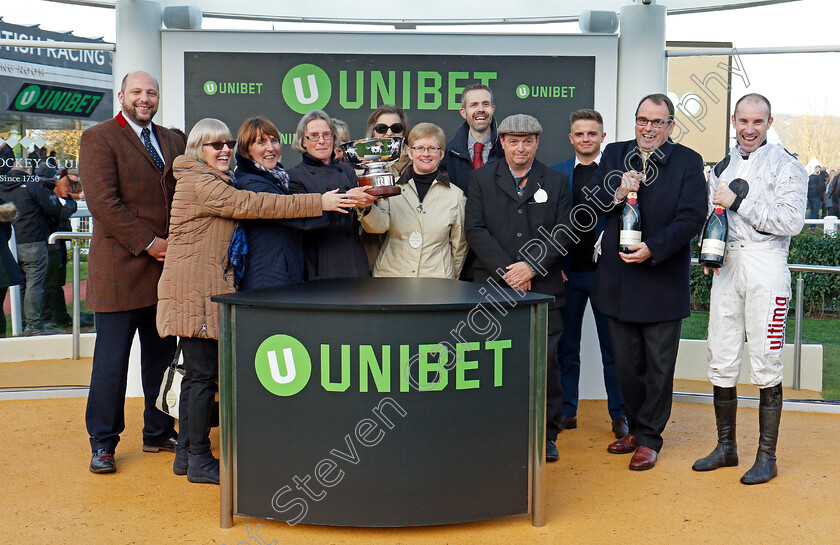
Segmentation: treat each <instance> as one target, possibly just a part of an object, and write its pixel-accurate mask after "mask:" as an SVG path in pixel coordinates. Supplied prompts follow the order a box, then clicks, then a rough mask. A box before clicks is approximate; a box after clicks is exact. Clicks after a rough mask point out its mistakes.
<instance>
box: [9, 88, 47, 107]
mask: <svg viewBox="0 0 840 545" xmlns="http://www.w3.org/2000/svg"><path fill="white" fill-rule="evenodd" d="M39 96H41V88H40V87H38V86H37V85H30V86H29V87H27V88H26V89H24V90H23V91H21V92H20V93H18V96H17V100H15V109H16V110H26V109H27V108H29V107H30V106H32V105H33V104H35V102H37V101H38V97H39Z"/></svg>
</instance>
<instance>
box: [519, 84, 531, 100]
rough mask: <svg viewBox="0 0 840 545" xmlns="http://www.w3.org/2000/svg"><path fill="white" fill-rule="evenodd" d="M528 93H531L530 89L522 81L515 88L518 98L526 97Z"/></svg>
mask: <svg viewBox="0 0 840 545" xmlns="http://www.w3.org/2000/svg"><path fill="white" fill-rule="evenodd" d="M529 94H531V91H530V89H528V86H527V85H525V84H524V83H523V84H522V85H520V86H519V87H517V88H516V96H518V97H519V98H528V95H529Z"/></svg>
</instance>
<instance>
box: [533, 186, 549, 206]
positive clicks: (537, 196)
mask: <svg viewBox="0 0 840 545" xmlns="http://www.w3.org/2000/svg"><path fill="white" fill-rule="evenodd" d="M547 200H548V193H546V192H545V189H543V188H539V189H537V192H536V193H534V202H538V203H544V202H545V201H547Z"/></svg>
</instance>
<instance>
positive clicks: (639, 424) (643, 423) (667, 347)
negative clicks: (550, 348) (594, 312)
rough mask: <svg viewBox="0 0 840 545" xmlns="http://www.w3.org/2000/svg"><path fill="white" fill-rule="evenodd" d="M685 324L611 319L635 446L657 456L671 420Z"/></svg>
mask: <svg viewBox="0 0 840 545" xmlns="http://www.w3.org/2000/svg"><path fill="white" fill-rule="evenodd" d="M681 323H682V320H673V321H669V322H653V323H634V322H622V321H620V320H617V319H615V318H612V317H610V318H609V324H610V334H611V335H612V341H613V348H614V349H615V368H616V373H617V375H618V383H619V386H620V387H621V395H622V396H623V397H624V406H625V408H626V409H627V420H628V422H629V424H630V433H631V434H633V435H634V436H636V446H641V447H648V448H651V449H653V450H655V451H657V452H659V451H660V450H661V449H662V432H663V431H664V430H665V426H666V424H668V418H670V416H671V401H672V396H673V393H674V367H675V366H676V363H677V348H678V346H679V342H680V324H681Z"/></svg>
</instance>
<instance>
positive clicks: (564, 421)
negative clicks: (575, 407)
mask: <svg viewBox="0 0 840 545" xmlns="http://www.w3.org/2000/svg"><path fill="white" fill-rule="evenodd" d="M557 424H558V425H559V426H560V431H563V430H573V429H575V428H577V416H568V415H565V414H561V415H560V418H558V419H557Z"/></svg>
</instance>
